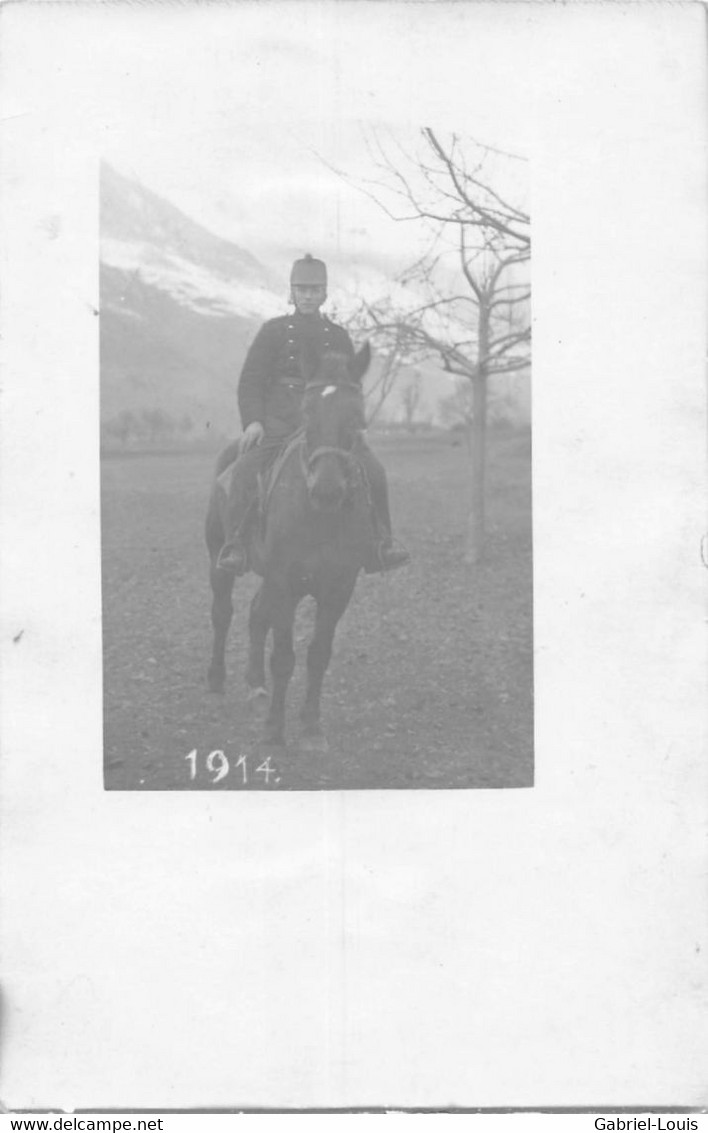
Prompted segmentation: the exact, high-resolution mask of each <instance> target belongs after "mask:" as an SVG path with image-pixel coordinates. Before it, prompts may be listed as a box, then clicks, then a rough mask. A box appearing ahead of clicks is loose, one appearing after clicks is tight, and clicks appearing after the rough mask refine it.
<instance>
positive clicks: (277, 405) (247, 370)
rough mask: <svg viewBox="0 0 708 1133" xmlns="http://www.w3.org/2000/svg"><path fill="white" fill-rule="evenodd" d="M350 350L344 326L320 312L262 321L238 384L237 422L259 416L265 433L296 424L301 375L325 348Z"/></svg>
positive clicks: (246, 423) (246, 422) (245, 425)
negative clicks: (238, 413)
mask: <svg viewBox="0 0 708 1133" xmlns="http://www.w3.org/2000/svg"><path fill="white" fill-rule="evenodd" d="M328 351H333V352H335V353H340V354H347V355H349V356H352V355H353V354H354V346H353V345H352V340H351V339H350V337H349V335H348V334H347V332H346V331H345V330H344V327H340V326H337V324H336V323H333V322H332V321H331V319H328V318H327V317H326V316H324V315H320V314H316V315H300V314H299V313H298V312H295V313H294V314H292V315H282V316H280V317H279V318H277V319H270V320H269V321H268V322H267V323H264V324H263V326H262V327H261V329H260V330H259V332H258V334H257V335H256V337H255V339H254V340H253V344H252V346H251V348H250V350H249V351H248V354H247V356H246V361H245V362H244V364H243V369H242V371H241V378H240V380H239V385H238V407H239V411H240V413H241V424H242V425H243V428H244V429H246V428H248V426H249V425H250V424H251V422H252V421H260V422H261V424H263V425H264V426H265V429H266V433H272V434H285V433H287V432H291V431H292V430H293V429H296V428H297V426H298V424H299V415H300V402H301V400H302V391H303V389H304V384H305V378H306V376H309V372H311V368H312V362H313V359H314V360H315V361H319V359H320V358H321V357H322V355H323V354H324V353H325V352H328Z"/></svg>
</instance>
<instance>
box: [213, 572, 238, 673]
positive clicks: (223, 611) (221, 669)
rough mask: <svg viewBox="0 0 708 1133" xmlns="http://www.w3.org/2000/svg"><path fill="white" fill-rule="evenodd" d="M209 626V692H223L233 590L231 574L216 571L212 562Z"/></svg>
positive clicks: (232, 610)
mask: <svg viewBox="0 0 708 1133" xmlns="http://www.w3.org/2000/svg"><path fill="white" fill-rule="evenodd" d="M210 578H211V590H212V595H213V597H212V604H211V624H212V627H213V630H214V645H213V649H212V655H211V664H210V665H209V671H208V673H207V680H208V682H209V691H210V692H223V691H224V684H225V681H226V664H225V652H226V638H227V635H228V632H229V626H230V625H231V618H232V617H233V612H234V608H233V603H232V601H231V593H232V591H233V588H234V576H233V574H227V573H226V572H225V571H222V570H216V569H215V566H214V560H212V566H211V572H210Z"/></svg>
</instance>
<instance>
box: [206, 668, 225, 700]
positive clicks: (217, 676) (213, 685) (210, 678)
mask: <svg viewBox="0 0 708 1133" xmlns="http://www.w3.org/2000/svg"><path fill="white" fill-rule="evenodd" d="M225 684H226V676H225V674H224V673H212V671H211V669H210V670H209V672H208V673H207V687H208V689H209V692H213V693H217V694H219V695H221V694H223V691H224V686H225Z"/></svg>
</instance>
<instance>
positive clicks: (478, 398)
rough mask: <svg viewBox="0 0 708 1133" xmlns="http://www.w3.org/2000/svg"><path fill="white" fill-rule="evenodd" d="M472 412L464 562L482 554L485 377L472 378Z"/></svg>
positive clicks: (485, 422) (477, 559) (480, 556)
mask: <svg viewBox="0 0 708 1133" xmlns="http://www.w3.org/2000/svg"><path fill="white" fill-rule="evenodd" d="M473 381H474V386H473V398H472V404H473V412H474V416H473V418H472V428H471V429H470V491H469V514H468V517H467V538H466V543H465V562H466V563H468V564H470V565H473V564H474V563H478V562H479V561H480V560H481V558H482V556H483V555H484V526H485V525H484V496H485V490H484V473H485V465H486V447H487V445H486V442H487V380H486V378H483V377H477V378H474V379H473Z"/></svg>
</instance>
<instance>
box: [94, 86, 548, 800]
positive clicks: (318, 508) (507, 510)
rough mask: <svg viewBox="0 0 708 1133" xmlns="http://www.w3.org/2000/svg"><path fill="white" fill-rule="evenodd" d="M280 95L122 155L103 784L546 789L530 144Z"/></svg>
mask: <svg viewBox="0 0 708 1133" xmlns="http://www.w3.org/2000/svg"><path fill="white" fill-rule="evenodd" d="M283 109H284V113H283V116H282V117H281V118H279V119H277V120H273V119H271V120H262V119H259V118H258V117H257V116H256V115H255V113H254V112H253V111H248V110H246V111H245V112H244V114H243V116H242V117H241V118H240V119H239V121H238V122H236V123H235V124H234V123H233V122H231V121H228V122H224V130H223V136H221V135H220V136H219V140H220V144H219V145H218V146H217V147H215V149H214V150H212V151H211V152H210V153H208V154H206V155H205V154H204V152H203V148H202V147H201V146H199V148H198V149H197V152H194V153H193V152H191V146H192V144H193V139H194V137H195V123H194V121H193V120H191V121H190V122H189V124H188V126H189V128H188V129H186V130H185V135H184V137H182V138H179V137H178V138H177V140H176V138H175V131H174V129H173V131H172V133H171V134H170V137H169V139H168V140H167V141H164V142H161V141H160V139H159V138H158V139H157V140H155V138H154V136H153V133H152V132H151V131H148V132H147V134H146V133H145V132H143V131H142V130H141V128H140V124H139V123H135V128H134V129H133V130H132V131H131V132H130V133H129V134H127V135H126V136H125V137H124V138H123V140H122V144H121V145H118V146H116V147H115V152H106V153H104V154H103V155H102V156H103V160H102V162H101V167H100V288H101V295H100V308H101V321H100V336H101V343H100V391H101V486H102V512H101V524H102V527H101V530H102V544H101V545H102V562H103V649H104V665H103V684H104V696H103V706H104V708H103V710H104V747H105V751H104V755H105V786H106V788H107V789H109V790H195V789H196V790H239V791H243V790H254V789H255V790H269V791H274V790H276V791H283V790H331V789H342V788H395V789H415V788H489V787H495V788H511V787H529V786H532V784H533V659H532V651H533V633H532V626H533V609H532V598H533V596H532V542H531V396H530V373H531V290H530V256H531V217H530V212H529V177H530V172H529V159H528V158H529V155H528V153H524V152H523V151H521V152H511V151H510V150H509V149H508V148H504V147H505V146H508V142H507V136H508V131H507V130H505V123H504V114H503V112H502V113H500V114H499V116H498V117H499V120H498V123H497V128H496V132H495V131H494V130H493V129H491V127H487V128H486V129H485V130H484V131H483V133H482V136H480V137H477V136H473V135H471V134H469V133H465V132H461V131H460V130H459V129H456V128H455V126H454V123H452V122H446V121H443V122H439V123H435V124H433V125H431V124H429V123H428V122H425V121H423V120H421V121H420V122H419V123H417V124H413V125H411V124H406V125H398V124H395V123H390V122H384V123H381V122H375V121H366V120H346V121H339V122H334V121H329V120H328V119H326V118H322V119H320V120H316V121H306V120H305V121H303V120H297V119H289V117H288V114H287V109H286V108H283ZM197 133H198V132H197ZM514 133H515V134H517V135H518V134H523V130H522V129H520V126H519V123H518V122H516V123H515V131H514ZM212 141H213V133H212ZM195 166H196V167H198V168H199V177H198V178H195V175H194V168H195Z"/></svg>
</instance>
